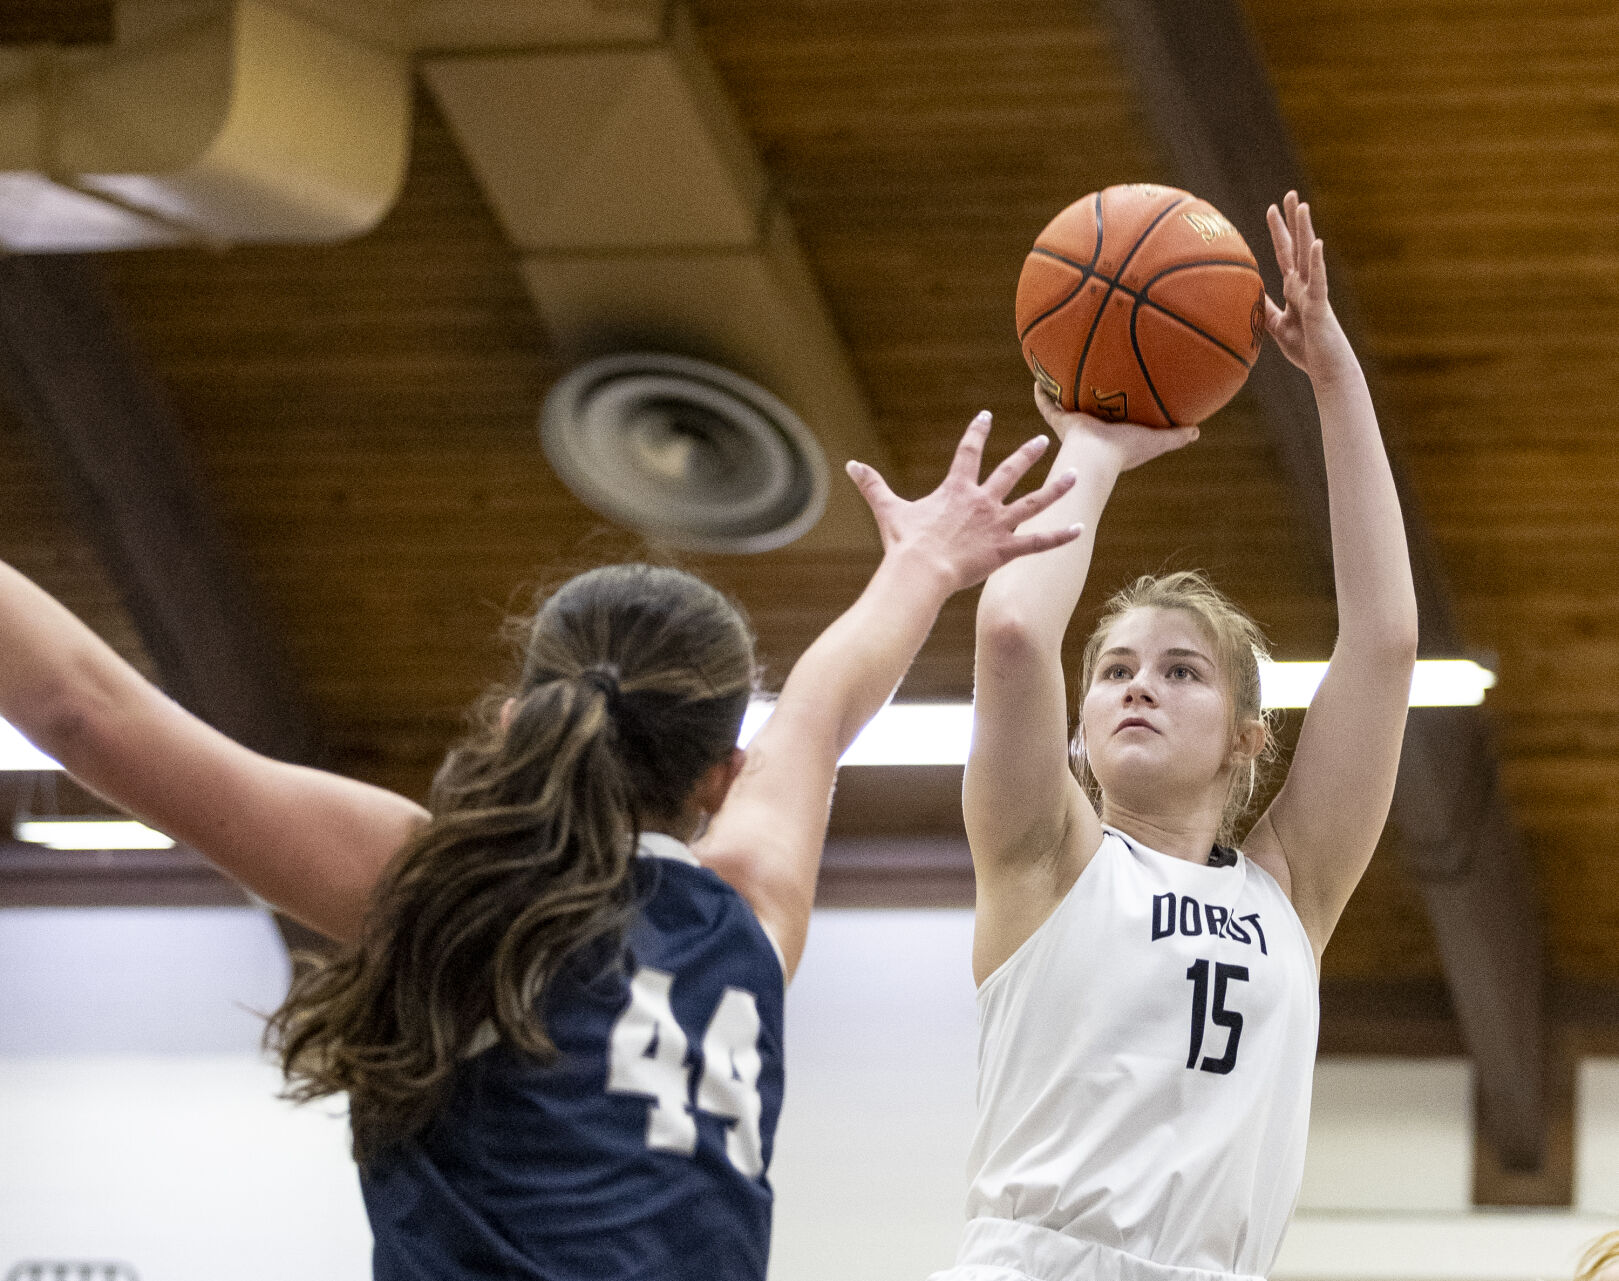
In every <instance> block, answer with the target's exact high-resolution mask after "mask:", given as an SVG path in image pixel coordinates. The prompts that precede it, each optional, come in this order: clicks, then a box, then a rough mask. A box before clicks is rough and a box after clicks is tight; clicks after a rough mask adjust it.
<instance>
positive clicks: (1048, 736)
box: [962, 387, 1197, 934]
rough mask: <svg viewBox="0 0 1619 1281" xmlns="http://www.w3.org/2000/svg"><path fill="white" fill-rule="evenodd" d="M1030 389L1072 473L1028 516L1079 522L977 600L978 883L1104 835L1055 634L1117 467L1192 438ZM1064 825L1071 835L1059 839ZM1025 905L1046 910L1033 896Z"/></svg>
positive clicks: (966, 802)
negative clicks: (1077, 772)
mask: <svg viewBox="0 0 1619 1281" xmlns="http://www.w3.org/2000/svg"><path fill="white" fill-rule="evenodd" d="M1035 400H1036V402H1037V403H1038V404H1039V406H1040V412H1041V413H1042V414H1043V415H1044V416H1045V419H1046V421H1047V422H1048V423H1049V424H1050V425H1051V427H1052V430H1053V431H1055V432H1056V433H1057V436H1058V439H1060V440H1061V441H1062V448H1061V449H1060V450H1059V451H1058V453H1057V458H1056V461H1055V462H1054V463H1053V464H1052V471H1053V472H1058V473H1060V472H1061V471H1063V470H1066V469H1072V470H1073V471H1074V472H1075V473H1076V474H1077V477H1078V479H1077V481H1076V483H1075V485H1074V487H1073V489H1071V490H1069V492H1068V493H1067V494H1066V495H1065V496H1064V497H1062V498H1061V499H1059V500H1058V501H1057V502H1056V503H1055V504H1053V505H1052V506H1051V507H1049V508H1047V509H1046V510H1045V511H1044V512H1043V513H1041V514H1040V515H1039V516H1037V517H1035V518H1034V519H1033V520H1031V521H1030V522H1029V524H1028V525H1026V526H1025V528H1026V529H1028V530H1030V531H1034V530H1041V529H1048V528H1052V527H1056V526H1061V525H1065V524H1071V523H1075V522H1078V523H1081V524H1083V526H1084V533H1082V534H1081V535H1080V537H1079V538H1077V539H1076V540H1075V541H1074V542H1072V543H1070V544H1069V545H1068V546H1066V547H1062V548H1059V549H1058V550H1056V551H1054V552H1052V553H1051V554H1050V555H1048V556H1041V557H1039V558H1038V559H1032V560H1022V561H1015V562H1013V563H1011V564H1009V565H1007V566H1006V567H1005V568H1003V569H999V570H997V571H996V572H995V573H994V574H992V575H990V578H989V581H988V582H987V583H985V585H984V592H983V596H982V597H981V598H980V600H979V603H978V626H977V647H976V652H975V660H974V662H975V667H974V689H973V745H972V752H971V754H970V755H969V756H968V759H967V773H966V779H965V782H964V786H963V789H962V809H963V813H964V815H965V818H966V823H967V837H968V841H969V842H970V844H971V846H972V853H973V866H974V869H975V871H976V873H977V876H978V883H979V886H980V888H981V889H990V888H992V887H993V886H995V885H996V884H997V882H999V881H1001V880H1003V879H1004V878H1007V877H1012V878H1021V877H1022V876H1024V875H1025V874H1026V873H1028V872H1029V870H1030V869H1032V868H1038V867H1040V866H1041V865H1043V864H1044V863H1046V862H1047V861H1049V859H1050V857H1051V856H1052V855H1053V854H1054V853H1055V851H1056V850H1057V848H1058V847H1059V845H1061V844H1064V843H1066V844H1068V845H1071V846H1074V847H1077V848H1080V849H1082V850H1083V857H1084V858H1089V856H1090V854H1091V852H1092V851H1094V849H1095V848H1096V846H1097V845H1098V844H1099V843H1100V841H1101V837H1102V832H1101V824H1100V823H1099V821H1098V820H1097V817H1096V812H1095V811H1094V810H1093V809H1092V808H1091V804H1090V801H1089V800H1088V799H1087V798H1086V796H1085V794H1084V793H1083V792H1082V791H1081V790H1080V787H1079V784H1078V783H1077V782H1075V781H1074V777H1073V774H1072V773H1071V772H1070V770H1069V768H1068V713H1067V699H1066V694H1065V692H1064V691H1065V683H1064V680H1063V669H1062V642H1063V634H1064V633H1065V632H1066V631H1067V630H1068V620H1069V618H1070V616H1071V615H1072V614H1073V612H1074V607H1075V605H1077V604H1078V603H1079V596H1080V592H1081V591H1082V589H1083V588H1084V586H1085V576H1086V574H1087V573H1088V572H1089V570H1090V563H1091V549H1092V547H1093V545H1094V542H1095V531H1096V524H1097V521H1098V520H1099V519H1100V517H1101V514H1102V508H1103V506H1104V505H1105V504H1106V503H1107V500H1108V496H1109V495H1110V494H1111V493H1112V492H1113V485H1114V483H1115V482H1116V481H1117V480H1118V478H1119V476H1120V474H1121V473H1123V472H1125V471H1128V470H1129V469H1130V468H1132V467H1137V466H1139V465H1141V464H1142V463H1144V462H1147V461H1149V460H1150V459H1153V458H1156V457H1158V456H1159V455H1160V454H1163V453H1167V452H1168V451H1169V450H1172V449H1176V448H1179V447H1180V446H1182V445H1185V444H1187V443H1188V442H1190V441H1192V440H1195V439H1196V438H1197V429H1196V428H1195V427H1183V428H1174V429H1156V428H1150V427H1138V426H1135V425H1133V424H1130V423H1104V422H1100V421H1098V420H1097V419H1095V418H1090V417H1087V416H1086V415H1084V414H1076V413H1063V412H1062V411H1061V410H1059V409H1058V408H1057V406H1056V405H1055V404H1054V403H1053V402H1052V401H1051V399H1050V398H1049V397H1048V396H1047V395H1046V394H1045V392H1044V391H1042V390H1040V389H1039V388H1038V387H1037V388H1036V389H1035ZM1065 834H1070V835H1072V836H1074V838H1075V839H1073V840H1071V841H1067V842H1064V840H1063V838H1064V836H1065ZM1070 870H1072V869H1070ZM1036 897H1038V895H1037V896H1036ZM1032 910H1034V911H1037V912H1040V911H1042V909H1041V907H1040V906H1039V905H1038V904H1035V905H1033V907H1032ZM1016 931H1017V926H1016V924H1015V923H1013V926H1012V932H1013V933H1014V934H1015V933H1016Z"/></svg>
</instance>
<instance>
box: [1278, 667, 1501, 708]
mask: <svg viewBox="0 0 1619 1281" xmlns="http://www.w3.org/2000/svg"><path fill="white" fill-rule="evenodd" d="M1326 671H1327V665H1326V664H1325V663H1264V664H1261V665H1260V669H1259V684H1260V689H1261V697H1262V699H1263V701H1264V704H1265V706H1266V707H1308V706H1309V705H1310V699H1311V697H1312V696H1313V695H1314V694H1315V688H1316V686H1317V685H1319V684H1320V683H1321V678H1322V676H1324V675H1325V674H1326ZM1494 687H1495V673H1494V672H1492V671H1491V670H1490V669H1489V668H1487V667H1480V666H1479V665H1478V664H1477V663H1475V662H1473V661H1472V660H1471V659H1466V658H1424V659H1419V660H1418V661H1417V670H1416V672H1415V673H1413V675H1412V677H1411V700H1410V704H1409V705H1410V706H1411V707H1477V706H1478V705H1479V704H1480V703H1482V702H1483V701H1484V691H1485V690H1487V689H1493V688H1494Z"/></svg>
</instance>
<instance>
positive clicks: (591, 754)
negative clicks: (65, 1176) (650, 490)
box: [267, 565, 754, 1161]
mask: <svg viewBox="0 0 1619 1281" xmlns="http://www.w3.org/2000/svg"><path fill="white" fill-rule="evenodd" d="M523 626H524V630H525V631H526V633H527V635H526V638H525V644H524V654H523V669H522V674H521V677H520V678H519V680H518V681H517V684H516V687H515V689H514V690H511V691H510V694H509V696H510V697H511V698H512V699H513V700H514V702H513V705H512V707H511V710H510V713H509V715H506V716H504V717H503V715H502V708H503V706H504V705H505V703H506V701H507V698H508V691H507V690H505V689H500V690H495V691H491V693H490V694H488V695H486V696H485V698H484V699H483V700H481V702H480V704H479V707H478V709H477V712H476V728H475V729H474V731H473V732H472V733H471V734H470V735H469V737H468V738H467V739H466V740H465V741H464V742H463V743H462V744H461V745H460V746H459V747H457V748H456V749H455V750H454V751H453V752H451V753H450V755H449V757H448V759H447V760H446V761H445V763H444V766H443V768H442V769H441V770H440V771H439V775H438V778H437V779H436V780H435V781H434V784H433V790H432V795H431V797H430V799H429V810H430V811H431V813H432V820H431V821H430V822H429V823H428V824H427V825H426V826H425V827H424V828H423V829H422V830H421V832H420V833H419V834H418V835H417V836H416V837H415V838H414V839H413V840H411V841H410V842H409V843H408V844H407V845H406V846H405V847H404V848H403V849H402V850H401V851H400V853H399V854H398V856H397V857H396V858H395V859H394V861H393V863H392V864H390V866H389V868H388V871H387V872H386V874H385V875H384V876H383V878H382V880H381V881H380V882H379V884H378V885H377V888H376V890H375V893H374V897H373V900H372V903H371V907H370V911H369V913H368V915H367V918H366V922H365V925H364V927H363V930H362V933H361V936H360V938H359V939H357V940H356V941H355V942H354V943H352V944H351V945H349V946H348V947H346V948H344V949H343V950H342V951H341V952H340V953H338V954H337V955H336V956H334V957H333V958H332V959H330V960H329V961H327V962H325V963H323V964H319V965H316V966H314V967H311V968H309V969H307V970H305V971H303V972H302V973H301V974H299V975H298V977H297V978H296V979H295V980H294V983H293V987H292V990H291V992H290V993H289V995H288V997H287V1000H286V1002H285V1003H284V1004H283V1005H282V1007H281V1008H280V1009H279V1010H278V1011H277V1012H276V1013H275V1014H274V1016H272V1018H271V1019H270V1026H269V1031H268V1033H267V1036H268V1040H269V1042H270V1043H271V1044H272V1045H273V1046H274V1047H275V1049H276V1051H277V1052H278V1053H279V1055H280V1057H281V1062H282V1066H283V1068H284V1070H285V1071H286V1074H287V1081H288V1087H287V1095H288V1097H290V1098H292V1099H295V1100H297V1101H299V1102H305V1101H308V1100H312V1099H317V1098H321V1097H324V1096H326V1095H329V1094H336V1093H341V1092H347V1094H348V1095H349V1105H350V1115H351V1118H352V1122H353V1129H354V1146H355V1156H356V1158H357V1159H359V1160H361V1161H365V1160H366V1159H367V1158H368V1157H369V1156H371V1155H373V1154H374V1153H375V1152H376V1151H378V1150H379V1149H380V1148H382V1147H384V1146H386V1145H388V1144H390V1143H392V1142H395V1141H398V1140H400V1139H403V1138H406V1137H408V1136H410V1135H412V1134H414V1133H416V1132H417V1131H419V1130H420V1129H421V1128H422V1127H423V1126H425V1125H426V1124H427V1123H428V1121H430V1120H431V1119H432V1117H433V1115H434V1113H435V1112H436V1111H437V1110H438V1108H439V1106H440V1105H441V1104H442V1102H443V1100H444V1097H445V1095H446V1093H447V1091H448V1089H449V1086H450V1082H451V1076H452V1074H453V1072H454V1069H455V1066H456V1063H457V1062H458V1061H459V1059H460V1058H461V1056H462V1055H463V1054H464V1052H465V1050H466V1048H467V1047H468V1045H469V1044H470V1043H471V1042H472V1040H473V1036H474V1034H475V1032H476V1031H477V1030H478V1029H479V1027H480V1026H481V1025H483V1024H485V1023H488V1024H492V1025H493V1027H494V1029H495V1030H496V1032H497V1033H498V1035H499V1036H500V1037H501V1039H502V1040H504V1041H506V1042H507V1043H509V1044H511V1045H513V1046H515V1047H517V1048H518V1049H520V1050H522V1051H524V1052H526V1053H528V1054H531V1055H533V1056H534V1057H535V1058H536V1059H538V1060H540V1061H542V1062H545V1061H550V1060H551V1059H552V1058H554V1056H555V1053H556V1048H555V1046H554V1045H553V1044H552V1042H551V1039H550V1037H549V1035H548V1034H547V1031H546V1028H545V1026H544V1024H543V1022H542V1020H541V1018H540V1015H539V1013H538V1010H539V1001H540V997H541V995H542V993H544V992H545V991H546V989H547V987H548V985H549V984H550V983H551V982H552V980H553V979H554V978H555V976H556V974H557V972H558V970H559V968H560V967H561V966H562V964H563V962H564V961H565V960H566V959H567V958H569V957H571V956H574V955H576V954H578V953H579V952H580V950H581V949H583V948H586V947H588V946H590V945H592V944H599V943H602V942H604V941H611V940H613V939H615V938H616V937H618V936H619V935H621V934H622V931H623V929H624V926H625V924H626V923H627V921H628V919H629V917H630V914H631V913H632V911H633V909H634V903H633V901H632V878H631V877H630V874H629V873H630V869H631V866H632V860H633V858H634V851H635V842H636V840H637V838H638V837H639V835H640V832H641V830H642V828H643V827H644V826H646V825H649V824H651V825H656V824H659V823H667V822H672V821H675V820H676V819H678V817H679V816H680V814H681V813H682V811H683V810H684V808H685V806H686V803H687V801H688V799H689V797H690V794H691V790H692V788H693V786H694V785H695V784H696V782H697V780H698V779H699V778H700V777H701V776H702V775H703V774H704V773H705V772H706V771H707V770H708V769H709V768H711V767H712V766H713V765H715V764H717V763H719V762H720V761H723V760H724V759H725V758H726V756H727V754H728V753H729V752H730V750H731V748H732V747H733V746H734V745H735V743H736V737H737V731H738V728H739V727H740V725H741V721H742V714H743V712H744V711H745V710H746V708H747V701H748V695H749V693H750V692H751V691H752V688H753V677H754V667H753V642H752V637H751V635H750V634H749V632H748V629H747V625H746V624H745V623H744V622H743V620H742V618H741V617H740V615H739V614H738V613H737V612H736V610H735V609H734V608H733V607H732V606H731V605H730V603H729V602H727V601H726V600H725V598H724V597H723V596H721V595H720V593H718V592H717V591H715V590H714V589H713V588H711V587H709V586H708V585H707V584H706V583H703V582H701V581H700V580H698V579H696V578H693V577H692V576H691V575H689V574H684V573H681V572H680V571H678V570H672V569H665V568H660V567H655V566H649V565H611V566H607V567H606V568H603V569H597V570H592V571H591V572H590V573H587V574H581V575H580V576H579V577H577V578H574V579H570V580H569V581H568V582H567V583H566V584H564V585H563V586H562V588H561V589H559V590H558V591H557V592H556V593H555V594H554V595H553V596H551V598H550V599H549V600H547V601H546V602H545V603H544V604H543V605H542V606H541V608H540V609H539V610H538V612H537V613H536V614H535V615H534V616H533V618H532V619H531V620H526V621H525V623H524V625H523ZM503 721H504V723H503Z"/></svg>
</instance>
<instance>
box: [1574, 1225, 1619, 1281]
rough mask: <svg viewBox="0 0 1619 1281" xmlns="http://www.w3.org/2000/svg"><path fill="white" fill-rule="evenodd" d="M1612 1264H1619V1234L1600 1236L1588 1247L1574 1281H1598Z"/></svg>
mask: <svg viewBox="0 0 1619 1281" xmlns="http://www.w3.org/2000/svg"><path fill="white" fill-rule="evenodd" d="M1610 1263H1619V1232H1610V1233H1608V1234H1607V1235H1606V1236H1600V1237H1598V1238H1597V1239H1596V1240H1595V1241H1593V1242H1591V1244H1590V1245H1589V1246H1587V1247H1586V1250H1585V1253H1584V1254H1583V1255H1581V1256H1580V1270H1579V1271H1578V1272H1576V1273H1575V1274H1574V1281H1596V1279H1597V1276H1598V1274H1599V1273H1601V1272H1602V1270H1603V1269H1604V1268H1606V1267H1607V1266H1608V1265H1609V1264H1610Z"/></svg>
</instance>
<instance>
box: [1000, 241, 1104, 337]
mask: <svg viewBox="0 0 1619 1281" xmlns="http://www.w3.org/2000/svg"><path fill="white" fill-rule="evenodd" d="M1029 252H1030V253H1031V254H1036V253H1047V254H1048V256H1050V257H1052V258H1056V259H1058V261H1060V262H1062V263H1065V264H1066V265H1068V266H1070V267H1072V268H1074V269H1075V270H1076V271H1078V272H1079V283H1078V284H1077V285H1075V286H1074V287H1073V288H1072V289H1070V290H1069V291H1068V292H1067V293H1066V294H1064V295H1063V296H1062V301H1060V302H1058V303H1057V304H1055V305H1054V306H1052V307H1049V308H1047V309H1046V310H1045V311H1042V312H1041V313H1040V314H1039V315H1038V316H1036V317H1035V318H1034V319H1033V320H1031V321H1030V322H1029V323H1028V324H1026V325H1024V326H1023V332H1022V333H1020V334H1019V335H1018V336H1017V340H1018V342H1020V343H1021V342H1022V341H1023V340H1024V339H1025V338H1027V337H1028V336H1029V335H1030V334H1031V333H1033V332H1034V327H1035V326H1036V325H1038V324H1039V323H1040V322H1041V321H1042V320H1044V319H1046V317H1047V316H1052V315H1055V314H1056V313H1057V312H1059V311H1061V310H1062V309H1063V308H1064V307H1066V306H1067V305H1068V304H1069V303H1071V302H1073V300H1074V296H1075V295H1076V294H1077V293H1079V291H1080V290H1081V289H1083V288H1085V282H1086V281H1088V280H1089V279H1090V278H1091V275H1092V273H1090V272H1087V271H1086V270H1085V268H1084V267H1082V266H1080V265H1079V264H1078V263H1077V262H1069V260H1068V259H1067V258H1063V257H1061V256H1060V255H1058V254H1051V253H1049V251H1047V250H1044V249H1031V250H1030V251H1029Z"/></svg>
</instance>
